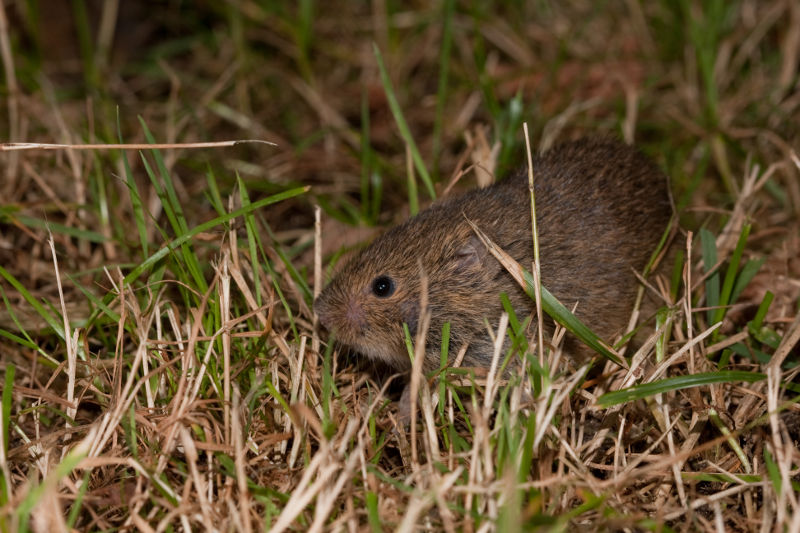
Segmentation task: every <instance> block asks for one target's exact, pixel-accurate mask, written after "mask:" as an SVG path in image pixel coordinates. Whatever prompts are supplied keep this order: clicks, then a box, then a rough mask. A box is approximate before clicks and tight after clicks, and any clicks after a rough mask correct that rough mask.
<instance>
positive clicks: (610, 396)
mask: <svg viewBox="0 0 800 533" xmlns="http://www.w3.org/2000/svg"><path fill="white" fill-rule="evenodd" d="M766 378H767V376H766V375H765V374H759V373H758V372H745V371H742V370H724V371H720V372H706V373H702V374H692V375H688V376H676V377H671V378H666V379H662V380H659V381H654V382H652V383H644V384H641V385H634V386H633V387H629V388H627V389H622V390H619V391H614V392H609V393H607V394H604V395H602V396H601V397H600V398H599V399H598V400H597V403H598V405H599V406H600V407H604V408H605V407H611V406H614V405H618V404H621V403H628V402H633V401H636V400H641V399H644V398H649V397H650V396H654V395H656V394H663V393H666V392H671V391H676V390H681V389H688V388H691V387H702V386H704V385H713V384H714V383H728V382H732V381H746V382H748V383H755V382H756V381H761V380H762V379H766Z"/></svg>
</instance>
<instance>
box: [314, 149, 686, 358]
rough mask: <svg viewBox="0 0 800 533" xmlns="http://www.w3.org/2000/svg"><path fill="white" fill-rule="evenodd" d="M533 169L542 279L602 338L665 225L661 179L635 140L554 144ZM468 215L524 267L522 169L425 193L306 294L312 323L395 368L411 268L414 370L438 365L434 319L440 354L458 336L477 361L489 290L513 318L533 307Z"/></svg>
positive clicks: (615, 329)
mask: <svg viewBox="0 0 800 533" xmlns="http://www.w3.org/2000/svg"><path fill="white" fill-rule="evenodd" d="M533 173H534V192H535V204H536V219H537V224H538V233H539V247H540V259H541V278H542V284H543V285H544V286H545V287H547V288H548V289H549V290H550V292H551V293H553V295H554V296H555V297H556V298H558V299H559V300H560V301H561V302H562V303H563V304H564V305H566V306H567V307H568V308H570V309H571V308H572V307H573V305H574V304H576V303H577V310H576V313H575V314H576V316H577V317H578V318H580V319H581V320H583V322H584V323H585V324H587V325H588V326H589V327H590V328H591V329H592V330H593V331H594V332H595V333H597V334H598V335H600V337H601V338H603V339H604V340H606V341H607V342H608V341H609V340H612V337H613V336H614V335H616V334H618V333H622V332H623V330H624V328H625V326H626V325H627V321H628V319H629V317H630V313H631V310H632V309H631V308H632V305H633V301H634V298H635V293H636V290H637V286H638V284H637V281H636V278H635V275H634V271H638V272H640V271H641V270H642V269H643V268H644V266H645V264H646V263H647V261H648V259H649V257H650V255H651V253H652V252H653V251H654V249H655V248H656V246H657V244H658V241H659V239H660V237H661V235H662V234H663V232H664V230H665V229H666V227H667V224H668V222H669V219H670V216H671V212H672V209H671V204H670V201H669V192H668V184H667V178H666V176H665V174H664V173H663V172H662V171H661V170H659V168H658V167H657V166H656V165H655V164H654V163H653V162H652V161H651V160H650V159H648V158H647V157H645V156H644V155H642V154H641V153H639V152H638V151H637V150H636V149H634V148H632V147H629V146H627V145H624V144H622V143H620V142H618V141H614V140H607V139H601V140H581V141H575V142H569V143H565V144H562V145H560V146H556V147H555V148H553V149H551V150H549V151H547V152H545V153H544V154H542V155H539V156H537V157H535V158H534V161H533ZM467 219H469V220H471V221H473V222H474V223H475V224H476V225H477V226H478V227H479V228H480V229H482V230H483V232H484V233H486V234H487V235H488V236H489V237H490V238H491V239H492V241H494V243H495V244H497V245H498V246H499V247H500V248H502V249H503V250H505V251H506V252H507V253H508V254H509V255H511V256H512V257H513V258H514V259H515V260H517V261H518V262H519V263H520V264H521V265H522V266H523V267H525V268H526V269H528V270H530V268H531V262H532V259H533V239H532V235H531V209H530V194H529V190H528V172H527V168H523V169H521V170H519V171H517V172H516V173H514V174H512V175H511V176H509V177H508V178H506V179H504V180H501V181H499V182H498V183H496V184H494V185H491V186H489V187H486V188H483V189H476V190H472V191H470V192H467V193H465V194H463V195H460V196H457V197H453V198H447V199H445V200H442V201H439V202H435V203H434V204H433V205H432V206H431V207H429V208H428V209H425V210H424V211H421V212H420V213H419V214H418V215H416V216H414V217H412V218H410V219H409V220H407V221H406V222H405V223H402V224H400V225H398V226H396V227H394V228H392V229H390V230H388V231H387V232H386V233H384V234H383V235H381V236H379V237H378V238H377V239H375V240H374V241H373V242H372V243H371V244H370V245H369V246H367V247H366V248H364V249H363V250H362V251H361V252H360V253H358V254H357V255H356V256H355V257H354V258H353V259H352V260H350V261H349V262H347V263H346V264H345V265H344V267H342V268H341V269H340V270H339V272H338V273H336V274H335V276H334V277H333V279H332V280H331V282H330V283H329V284H328V286H327V287H326V288H325V289H324V290H323V291H322V293H321V294H320V295H319V297H318V298H317V299H316V301H315V303H314V308H315V310H316V313H317V315H318V316H319V319H320V322H321V324H322V325H323V326H324V327H325V328H326V329H327V330H329V331H331V332H333V333H334V335H335V338H336V340H337V341H339V342H340V343H342V344H345V345H347V346H349V347H351V348H352V349H354V350H356V351H357V352H360V353H361V354H363V355H365V356H367V357H370V358H374V359H378V360H382V361H384V362H385V363H388V364H389V365H390V366H391V367H394V368H395V369H397V370H398V371H405V370H408V369H410V368H411V360H410V358H409V355H408V350H407V348H406V344H405V341H404V339H405V336H404V332H403V323H404V322H405V323H406V324H408V327H409V330H410V332H411V335H412V338H413V337H414V335H415V333H416V329H417V326H418V323H419V319H420V317H419V313H420V290H421V286H420V279H421V278H420V274H421V273H420V267H421V268H422V270H423V271H424V274H425V276H427V279H428V308H429V309H430V312H431V322H430V327H429V330H428V333H427V337H426V350H425V360H424V365H423V366H424V368H425V370H426V371H431V370H435V369H437V368H439V365H440V353H441V348H440V346H441V341H442V339H441V332H442V326H443V324H444V323H445V322H450V351H449V353H450V354H451V358H452V357H454V356H455V354H456V353H458V350H459V348H461V347H462V346H463V345H464V344H465V343H468V348H467V351H466V355H465V357H464V360H463V364H462V366H467V367H488V366H489V365H490V363H491V357H492V353H493V346H492V342H491V340H490V336H489V335H488V333H487V329H486V322H485V320H486V321H488V324H490V325H492V326H493V327H494V326H496V325H497V323H498V321H499V318H500V316H501V313H502V311H503V309H502V306H501V302H500V296H499V295H500V293H503V292H504V293H506V294H508V297H509V299H510V301H511V303H512V305H513V307H514V310H515V312H516V314H517V316H518V317H519V319H520V321H521V320H523V319H524V318H525V317H527V316H528V315H529V314H531V313H535V304H534V301H533V300H532V299H531V298H529V297H528V296H527V295H525V293H524V292H523V291H522V289H521V288H520V287H519V285H518V284H517V283H516V282H515V281H514V280H513V279H512V277H511V276H510V275H509V274H508V272H507V271H506V270H505V269H504V267H503V266H502V265H501V264H500V263H499V262H498V261H497V259H496V258H495V257H494V256H493V255H492V254H491V253H489V252H488V250H487V249H486V246H485V245H484V244H483V243H482V242H481V241H480V240H479V238H478V237H477V236H476V235H475V233H474V231H473V229H472V228H471V227H470V225H469V224H468V222H467ZM549 323H550V324H552V322H549ZM551 327H552V326H551ZM577 345H578V343H577V341H572V346H577ZM567 346H568V347H569V346H570V344H567ZM567 349H569V348H567ZM582 349H583V350H586V348H585V347H583V348H581V347H578V348H577V350H574V351H577V352H580V351H581V350H582Z"/></svg>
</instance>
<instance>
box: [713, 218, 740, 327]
mask: <svg viewBox="0 0 800 533" xmlns="http://www.w3.org/2000/svg"><path fill="white" fill-rule="evenodd" d="M748 235H750V224H745V225H744V226H743V227H742V232H741V233H740V234H739V240H738V241H737V243H736V248H734V250H733V254H731V258H730V261H729V262H728V269H727V270H726V271H725V278H724V280H723V281H722V291H721V292H720V295H719V305H720V307H719V308H717V309H716V310H715V311H714V320H712V321H711V323H712V324H716V323H717V322H719V321H720V320H722V319H723V318H724V317H725V313H726V312H727V309H726V308H725V307H724V306H727V305H730V304H731V303H733V302H732V301H731V293H732V291H733V282H734V280H735V279H736V273H737V271H738V270H739V262H740V261H741V260H742V252H743V251H744V245H745V243H746V242H747V237H748ZM718 331H719V330H717V331H715V332H714V333H715V335H716V333H717V332H718Z"/></svg>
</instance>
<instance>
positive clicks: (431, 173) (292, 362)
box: [0, 0, 800, 532]
mask: <svg viewBox="0 0 800 533" xmlns="http://www.w3.org/2000/svg"><path fill="white" fill-rule="evenodd" d="M143 5H144V4H142V3H135V2H131V3H129V2H119V3H118V2H116V1H107V2H104V3H97V4H92V3H84V2H53V3H49V2H48V3H47V5H46V6H45V3H43V2H34V1H18V2H11V3H8V2H7V3H6V4H5V5H4V7H2V8H0V58H1V59H2V62H3V67H4V76H3V78H2V82H0V94H2V95H3V98H2V100H0V109H2V110H0V137H2V138H3V139H4V140H7V141H9V142H42V143H63V144H70V143H74V144H95V143H97V144H111V143H136V144H139V145H146V144H151V145H152V144H153V143H155V142H158V143H175V142H179V143H192V142H206V141H227V140H236V139H261V140H265V141H270V142H274V143H276V144H277V146H276V147H270V146H266V145H263V144H258V143H244V144H235V145H233V146H225V147H214V148H208V147H206V148H202V149H190V148H181V149H167V148H159V149H156V148H141V147H140V148H139V149H136V150H120V149H114V150H58V151H6V150H3V151H2V153H0V160H2V164H1V165H0V172H2V177H1V178H0V193H2V196H0V197H1V198H2V203H1V204H0V295H2V305H0V371H2V373H3V376H2V380H0V383H2V385H1V386H2V388H3V390H2V395H1V396H0V398H1V401H2V409H1V410H0V414H2V418H1V419H0V431H2V439H0V531H3V532H5V531H26V530H28V531H29V530H34V531H41V530H45V529H53V530H62V529H65V528H67V527H69V528H75V529H77V530H80V531H94V530H107V531H115V530H120V529H127V530H130V529H144V530H147V529H152V530H175V529H183V530H194V529H218V530H242V531H253V530H261V529H272V530H273V531H283V530H295V531H298V530H300V531H306V530H314V531H320V530H340V529H345V528H347V529H348V530H369V531H385V530H400V531H411V530H417V529H421V528H426V529H431V530H445V531H488V530H497V531H514V530H531V529H542V530H573V529H577V528H580V527H585V528H588V529H593V530H594V529H614V530H619V529H636V530H646V531H663V530H678V531H683V530H708V531H711V530H713V531H720V530H773V529H778V528H781V529H783V528H786V529H789V530H794V529H796V528H797V527H798V524H800V510H798V498H797V494H798V493H800V482H799V481H798V466H799V465H800V458H798V455H797V450H796V446H795V443H796V442H797V440H798V439H799V438H800V437H799V436H798V427H800V423H798V420H800V415H798V397H800V389H799V388H798V383H797V368H798V366H797V363H798V348H797V344H798V340H800V318H798V316H800V315H798V310H800V299H799V297H800V290H798V282H797V280H798V279H800V266H798V263H797V257H798V256H800V238H798V235H800V231H798V230H799V229H800V225H799V224H798V222H800V220H799V219H798V213H800V186H798V183H800V180H798V179H797V176H798V172H800V165H799V164H798V160H797V156H796V154H795V153H794V151H793V149H794V150H795V151H796V147H797V146H800V137H799V136H798V131H797V127H796V124H798V123H800V111H799V110H798V109H799V108H798V106H797V102H798V101H800V100H799V99H798V94H800V93H798V90H797V86H798V73H797V64H798V63H797V42H798V40H799V39H800V29H799V28H800V23H798V20H800V10H798V9H797V8H796V6H794V4H793V3H791V2H780V1H778V0H774V1H755V0H738V1H735V2H721V1H713V2H707V3H702V2H691V1H688V0H687V1H681V2H678V3H675V2H641V3H638V2H625V3H605V4H602V5H601V4H596V3H595V2H589V1H585V2H584V1H577V2H570V3H560V2H528V3H506V4H502V5H500V4H499V3H498V4H497V5H493V4H490V3H473V4H470V3H463V2H454V1H451V0H443V1H441V2H437V3H432V4H430V5H426V6H425V7H417V8H409V7H407V6H403V5H400V4H397V3H395V2H373V3H337V4H335V5H334V4H331V3H318V2H312V1H310V0H307V1H303V2H299V3H297V4H286V3H283V2H250V3H202V2H201V3H196V4H194V5H192V6H190V7H188V6H186V5H183V4H181V5H180V6H179V7H180V9H179V8H178V4H174V5H173V4H170V3H166V4H164V5H161V4H158V6H155V7H148V8H143V7H142V6H143ZM117 9H118V12H116V13H115V11H116V10H117ZM109 20H110V21H114V20H116V24H111V23H110V22H109ZM111 30H113V31H111ZM110 31H111V33H109V32H110ZM523 122H526V123H527V124H528V128H529V129H530V139H531V142H532V144H533V146H537V145H539V146H545V145H549V144H551V143H552V142H555V141H557V140H560V139H566V138H571V137H575V136H579V135H587V134H606V135H616V136H623V135H624V136H628V137H631V138H632V139H633V140H635V141H636V143H637V144H638V145H639V146H640V147H641V148H642V150H643V151H645V152H646V153H648V154H649V155H651V156H652V157H653V158H654V159H656V161H657V162H658V163H659V164H660V165H661V166H662V167H663V168H664V169H665V170H666V171H667V172H668V174H669V176H670V179H671V189H672V193H673V196H674V199H675V203H676V205H677V206H678V208H679V218H680V220H679V222H680V227H681V228H682V230H681V232H679V234H678V235H677V236H676V237H674V239H673V240H674V242H673V249H674V253H673V254H668V255H666V256H665V259H662V263H666V264H665V268H660V269H656V272H657V273H659V274H660V275H659V276H656V277H652V276H651V277H648V278H647V288H646V289H644V288H643V289H642V300H643V301H644V299H645V298H644V297H645V296H647V297H652V298H655V299H656V300H658V301H659V302H660V303H659V305H660V306H661V309H660V310H659V311H658V312H657V314H656V316H655V317H654V318H653V317H650V316H648V315H649V311H647V310H646V307H645V306H644V305H643V306H642V308H641V309H638V310H636V311H635V310H632V313H633V316H634V320H633V321H632V330H633V329H635V328H634V327H633V326H638V325H641V324H645V323H647V324H650V325H651V326H652V324H656V325H657V329H656V331H655V333H653V334H652V335H650V336H648V335H646V334H644V333H634V332H632V333H631V337H633V338H635V339H636V340H637V342H636V344H635V345H631V346H628V347H627V348H626V351H625V352H624V358H625V361H624V362H622V363H623V364H622V365H618V364H616V363H614V362H611V361H609V360H606V359H604V358H603V357H602V356H601V355H599V354H598V357H597V359H596V360H595V362H594V368H593V369H591V370H590V369H589V368H587V367H576V365H575V363H574V362H572V361H571V360H570V359H569V358H568V357H566V356H565V355H564V354H561V353H560V352H559V351H557V350H550V349H548V350H545V353H541V352H540V351H539V349H538V348H537V347H538V345H539V343H538V339H536V338H529V337H528V333H527V331H528V329H527V326H528V324H529V323H530V320H531V318H530V317H522V316H519V317H518V316H514V315H513V313H511V314H510V316H509V317H508V321H507V322H502V323H501V325H500V330H499V331H498V332H497V334H498V335H499V337H500V338H503V337H504V336H505V335H509V336H510V338H511V339H512V340H513V343H512V344H513V345H514V347H515V351H514V353H502V350H498V351H497V353H496V358H495V361H494V362H493V369H494V370H490V371H484V372H481V371H472V370H469V369H463V368H455V367H448V365H447V364H446V363H445V362H446V361H447V358H448V357H453V356H457V355H456V354H452V353H450V352H452V346H449V345H447V344H445V345H444V346H443V347H442V365H441V368H440V370H439V371H438V372H437V373H435V375H434V376H419V375H418V376H417V377H416V378H415V380H416V381H415V385H414V386H415V387H416V388H417V389H418V390H419V391H420V394H419V396H418V397H417V398H416V402H417V405H418V406H419V410H420V417H419V421H418V423H417V424H416V425H415V426H413V428H410V429H408V430H406V429H405V428H404V427H403V426H402V425H399V424H397V416H398V413H397V411H396V406H395V402H394V400H396V399H397V394H396V391H395V389H396V388H398V387H397V386H396V385H397V383H398V382H399V379H398V378H395V379H394V380H391V379H386V376H384V375H383V374H381V373H380V372H376V370H375V369H373V368H371V367H370V366H369V365H365V364H363V361H361V360H359V359H358V358H353V357H348V356H346V354H341V353H339V351H338V350H337V349H335V347H334V346H333V345H332V344H330V343H328V342H327V339H326V338H325V337H324V336H321V335H320V334H319V332H318V329H317V328H316V327H315V324H316V322H315V317H314V315H313V311H312V309H313V307H312V302H313V297H314V295H315V294H317V293H318V291H319V290H320V288H321V287H320V285H321V280H322V279H323V273H324V272H330V270H331V269H332V268H334V267H333V265H334V264H335V263H336V262H337V261H338V260H339V258H340V257H342V251H343V250H349V249H352V248H354V247H356V246H357V245H358V244H357V243H358V242H360V241H362V240H363V235H364V234H365V233H369V232H370V231H372V230H371V229H370V228H374V227H375V226H386V225H389V224H391V223H393V222H396V221H399V220H403V219H404V218H405V216H406V215H407V213H408V212H409V211H410V212H414V211H416V210H417V209H422V208H424V207H425V205H426V204H427V203H428V202H429V201H431V199H432V198H435V197H441V196H443V195H444V192H445V191H446V190H447V188H448V186H449V185H450V184H451V183H452V182H454V181H456V178H458V183H456V185H455V188H457V189H461V190H464V189H467V188H469V187H470V186H473V184H474V181H475V180H474V178H473V176H474V167H472V165H473V164H476V165H483V166H485V167H488V169H489V170H492V171H494V172H495V174H496V175H497V176H502V175H503V174H504V173H505V172H506V171H508V170H509V169H511V168H513V167H515V166H517V165H520V164H523V163H524V161H525V153H526V149H525V143H524V137H523V133H522V123H523ZM481 128H483V131H484V132H485V135H486V140H487V144H488V146H489V148H491V146H492V145H494V144H495V143H497V149H496V152H495V155H494V156H491V155H488V154H489V151H490V150H489V149H484V148H482V147H481V144H480V142H479V141H478V139H479V138H480V135H481V133H480V129H481ZM465 132H467V133H469V135H468V136H467V135H465ZM459 176H460V177H459ZM314 205H319V206H321V207H322V212H321V214H320V220H319V224H317V219H316V217H315V210H314ZM542 260H543V261H546V260H547V258H546V257H543V258H542ZM520 275H521V276H522V275H524V273H520ZM542 300H543V301H542V305H543V307H544V308H545V311H547V310H548V309H549V310H550V311H551V312H558V313H562V315H563V316H562V318H563V321H564V322H566V323H568V324H569V323H570V320H571V319H570V316H571V315H570V314H569V313H568V311H566V310H563V309H558V308H557V306H556V305H555V302H552V301H550V300H548V299H547V293H546V292H543V294H542ZM507 307H508V306H507ZM508 309H509V310H510V307H508ZM634 311H635V312H634ZM644 329H647V328H644ZM571 330H572V331H576V330H577V331H579V330H580V327H579V326H578V325H576V324H572V325H571ZM564 334H566V331H565V330H560V329H559V330H557V331H556V332H555V334H554V339H553V342H554V343H555V344H556V345H558V343H559V342H560V340H561V339H562V335H564ZM582 334H584V335H589V334H588V333H582ZM640 337H644V338H643V339H640ZM443 338H444V339H447V338H448V334H447V332H445V334H444V335H443ZM628 338H630V337H628ZM545 340H546V341H548V344H549V341H550V339H545ZM625 340H627V339H622V341H621V342H616V341H619V339H600V340H596V343H597V347H598V350H599V351H601V352H602V351H603V350H607V348H606V347H605V343H614V344H610V345H612V346H614V349H615V351H614V352H611V351H610V350H609V351H608V354H607V355H611V357H612V358H614V357H616V355H614V354H618V353H620V350H622V349H623V348H624V345H625ZM601 341H602V342H601ZM408 342H409V351H410V353H413V350H414V339H412V338H411V337H410V336H409V338H408ZM592 342H595V340H592ZM498 346H499V345H498ZM512 357H523V358H524V360H525V361H526V362H527V364H526V368H525V373H524V374H523V375H520V376H513V377H511V378H509V379H501V378H500V376H502V375H503V374H502V372H500V371H499V370H498V369H502V368H503V365H507V364H508V362H509V361H510V359H511V358H512Z"/></svg>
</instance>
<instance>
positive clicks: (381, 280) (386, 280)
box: [372, 276, 394, 298]
mask: <svg viewBox="0 0 800 533" xmlns="http://www.w3.org/2000/svg"><path fill="white" fill-rule="evenodd" d="M372 294H374V295H375V296H377V297H378V298H388V297H389V296H391V295H392V294H394V280H393V279H392V278H390V277H389V276H378V277H377V278H375V280H374V281H373V282H372Z"/></svg>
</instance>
